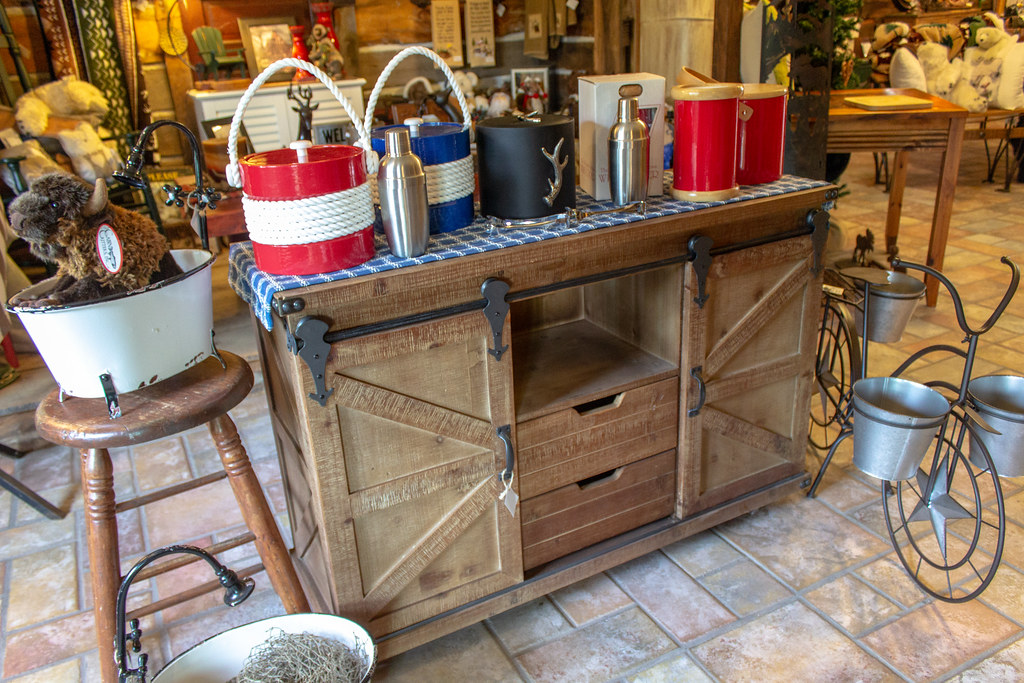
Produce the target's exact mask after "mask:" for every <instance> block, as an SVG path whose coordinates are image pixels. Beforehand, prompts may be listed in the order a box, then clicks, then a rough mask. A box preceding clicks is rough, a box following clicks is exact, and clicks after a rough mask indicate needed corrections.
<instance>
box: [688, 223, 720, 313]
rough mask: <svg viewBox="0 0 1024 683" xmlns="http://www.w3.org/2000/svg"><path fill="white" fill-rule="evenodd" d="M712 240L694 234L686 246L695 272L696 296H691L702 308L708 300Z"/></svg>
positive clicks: (705, 236)
mask: <svg viewBox="0 0 1024 683" xmlns="http://www.w3.org/2000/svg"><path fill="white" fill-rule="evenodd" d="M712 244H714V241H713V240H712V239H711V238H710V237H708V236H707V235H694V236H693V237H691V238H690V241H689V242H688V243H687V246H688V247H689V249H690V260H691V261H693V271H694V272H695V273H696V274H697V296H695V297H694V298H693V300H694V302H695V303H696V304H697V306H698V307H700V308H704V304H705V303H706V302H707V300H708V293H707V285H708V273H709V272H710V271H711V245H712Z"/></svg>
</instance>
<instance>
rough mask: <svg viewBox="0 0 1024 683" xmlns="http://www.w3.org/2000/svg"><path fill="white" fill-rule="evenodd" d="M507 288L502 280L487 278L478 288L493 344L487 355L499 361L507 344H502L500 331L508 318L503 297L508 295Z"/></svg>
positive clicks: (506, 284) (506, 305) (506, 306)
mask: <svg viewBox="0 0 1024 683" xmlns="http://www.w3.org/2000/svg"><path fill="white" fill-rule="evenodd" d="M508 291H509V286H508V283H507V282H505V281H504V280H499V279H497V278H493V277H489V278H487V279H486V280H484V283H483V284H482V285H481V286H480V293H481V294H483V295H484V301H486V302H487V303H486V305H485V306H484V316H485V317H486V318H487V322H488V323H490V325H491V337H492V339H493V342H494V348H493V349H487V353H489V354H491V355H492V356H494V360H496V361H500V360H501V357H502V356H503V355H504V354H505V352H506V351H508V344H502V339H501V331H502V329H504V327H505V319H506V318H507V317H508V302H507V301H506V300H505V296H506V295H507V294H508Z"/></svg>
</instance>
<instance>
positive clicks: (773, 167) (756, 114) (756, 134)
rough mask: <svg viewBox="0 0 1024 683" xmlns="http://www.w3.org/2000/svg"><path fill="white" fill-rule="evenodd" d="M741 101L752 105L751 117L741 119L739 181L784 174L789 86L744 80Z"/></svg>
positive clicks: (756, 181) (754, 182) (753, 182)
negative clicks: (745, 81)
mask: <svg viewBox="0 0 1024 683" xmlns="http://www.w3.org/2000/svg"><path fill="white" fill-rule="evenodd" d="M740 104H741V106H742V105H746V106H747V107H749V108H750V118H749V119H747V120H741V121H740V123H739V141H738V147H737V150H736V182H738V183H739V184H740V185H759V184H761V183H771V182H774V181H776V180H778V179H779V178H781V177H782V161H783V156H784V152H785V148H786V88H785V86H782V85H776V84H772V83H744V84H743V94H742V95H740Z"/></svg>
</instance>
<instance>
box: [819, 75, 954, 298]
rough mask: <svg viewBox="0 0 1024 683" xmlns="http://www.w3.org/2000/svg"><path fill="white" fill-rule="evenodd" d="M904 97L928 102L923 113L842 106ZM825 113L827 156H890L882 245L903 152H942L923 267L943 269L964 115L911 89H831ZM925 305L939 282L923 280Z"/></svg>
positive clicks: (895, 231) (892, 216)
mask: <svg viewBox="0 0 1024 683" xmlns="http://www.w3.org/2000/svg"><path fill="white" fill-rule="evenodd" d="M883 94H887V95H909V96H911V97H918V98H921V99H925V100H928V101H929V102H931V107H929V108H926V109H903V110H867V109H861V108H858V107H853V106H850V105H848V104H846V103H845V100H846V98H847V97H852V96H861V95H883ZM830 97H831V99H830V100H829V110H828V151H829V152H837V153H843V152H895V154H896V158H895V160H894V164H893V168H892V169H891V173H892V188H891V189H890V190H889V212H888V214H887V216H886V220H885V246H886V249H888V248H889V247H891V246H895V245H896V240H897V238H898V236H899V230H900V213H901V211H902V209H903V188H904V185H905V184H906V180H907V163H908V157H907V155H908V153H909V152H912V151H914V150H919V149H941V150H942V165H941V167H940V168H939V186H938V189H937V191H936V193H935V211H934V213H933V214H932V231H931V237H930V239H929V240H928V258H927V260H926V265H929V266H931V267H932V268H935V269H936V270H940V271H941V270H942V262H943V259H944V257H945V253H946V239H947V238H948V237H949V219H950V216H951V215H952V214H953V195H954V193H955V192H956V179H957V173H958V172H959V169H960V153H961V148H962V146H963V140H964V125H965V123H966V121H967V110H966V109H963V108H961V107H958V106H956V105H955V104H952V103H950V102H947V101H946V100H944V99H942V98H941V97H936V96H935V95H929V94H928V93H926V92H922V91H920V90H914V89H912V88H886V89H884V90H879V89H868V90H834V91H832V93H831V96H830ZM925 285H926V287H927V302H928V305H929V306H934V305H935V302H936V300H937V299H938V294H939V282H938V281H937V280H935V279H934V278H932V277H926V278H925Z"/></svg>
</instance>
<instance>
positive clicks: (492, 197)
mask: <svg viewBox="0 0 1024 683" xmlns="http://www.w3.org/2000/svg"><path fill="white" fill-rule="evenodd" d="M573 134H574V128H573V120H572V119H571V118H570V117H568V116H558V115H555V114H540V115H532V116H521V115H509V116H499V117H495V118H490V119H485V120H483V121H481V122H480V123H478V124H477V127H476V142H477V155H478V158H479V164H480V167H479V180H480V213H481V214H482V215H484V216H494V217H496V218H503V219H513V220H514V219H524V218H541V217H544V216H551V215H554V214H559V213H563V212H565V211H566V210H568V209H573V208H576V151H575V145H574V142H573Z"/></svg>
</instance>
